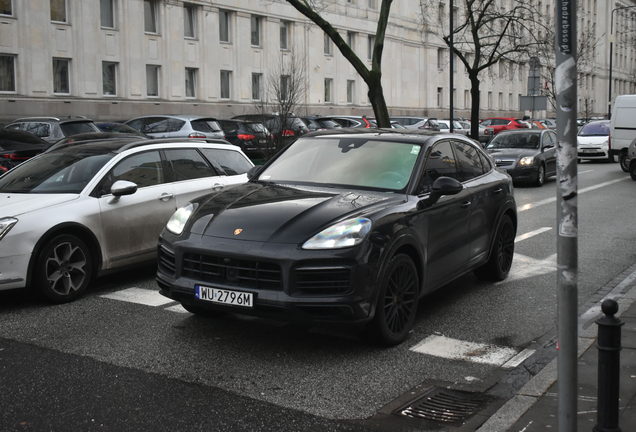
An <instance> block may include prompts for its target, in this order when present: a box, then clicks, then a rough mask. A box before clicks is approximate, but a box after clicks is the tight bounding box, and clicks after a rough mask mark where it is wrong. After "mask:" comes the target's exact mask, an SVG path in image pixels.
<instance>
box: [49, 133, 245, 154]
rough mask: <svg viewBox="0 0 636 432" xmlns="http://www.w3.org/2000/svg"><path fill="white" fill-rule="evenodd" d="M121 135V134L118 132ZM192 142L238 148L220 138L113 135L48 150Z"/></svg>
mask: <svg viewBox="0 0 636 432" xmlns="http://www.w3.org/2000/svg"><path fill="white" fill-rule="evenodd" d="M119 135H122V134H119ZM192 144H200V145H205V144H213V146H211V147H217V148H218V145H219V144H220V145H221V147H227V148H230V149H239V147H237V146H235V145H233V144H230V143H229V142H228V141H225V140H221V139H203V138H168V139H155V140H149V139H145V138H139V137H133V136H124V137H113V138H110V139H107V138H105V139H98V140H89V141H75V142H70V143H60V145H59V146H58V145H57V144H56V145H55V146H54V147H55V148H54V147H51V148H50V149H49V150H47V153H48V152H51V151H64V150H65V149H69V148H72V149H71V150H73V151H78V150H88V151H95V152H96V153H122V152H124V151H126V150H129V149H131V148H137V147H150V148H164V147H168V146H184V147H185V146H191V145H192Z"/></svg>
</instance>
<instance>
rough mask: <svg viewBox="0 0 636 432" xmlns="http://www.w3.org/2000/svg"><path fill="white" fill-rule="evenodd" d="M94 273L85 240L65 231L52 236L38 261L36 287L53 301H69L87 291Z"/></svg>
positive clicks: (58, 302)
mask: <svg viewBox="0 0 636 432" xmlns="http://www.w3.org/2000/svg"><path fill="white" fill-rule="evenodd" d="M92 275H93V262H92V259H91V255H90V251H89V249H88V247H87V246H86V244H85V243H84V242H83V241H82V240H81V239H79V238H78V237H76V236H74V235H70V234H62V235H59V236H57V237H54V238H53V239H51V240H50V241H49V242H48V243H46V245H45V246H44V248H43V249H42V252H41V253H40V256H39V258H38V261H37V263H36V265H35V276H34V279H35V284H36V286H35V288H36V289H37V290H38V291H39V292H40V293H41V294H42V295H43V296H44V298H45V299H46V300H47V301H49V302H51V303H56V304H60V303H68V302H71V301H73V300H75V299H77V298H79V297H81V296H82V295H83V294H84V291H86V288H87V287H88V283H89V282H90V280H91V278H92Z"/></svg>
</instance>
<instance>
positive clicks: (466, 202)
mask: <svg viewBox="0 0 636 432" xmlns="http://www.w3.org/2000/svg"><path fill="white" fill-rule="evenodd" d="M471 204H472V203H471V202H470V201H465V202H463V203H462V204H461V205H460V207H461V208H468V207H470V205H471Z"/></svg>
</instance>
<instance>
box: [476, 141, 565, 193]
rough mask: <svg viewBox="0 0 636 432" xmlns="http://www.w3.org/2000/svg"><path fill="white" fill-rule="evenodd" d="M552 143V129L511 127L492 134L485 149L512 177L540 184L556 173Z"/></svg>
mask: <svg viewBox="0 0 636 432" xmlns="http://www.w3.org/2000/svg"><path fill="white" fill-rule="evenodd" d="M556 144H557V138H556V133H554V131H553V130H552V129H525V130H512V131H504V132H501V133H499V134H497V135H495V137H494V138H493V139H492V140H491V141H490V142H489V143H488V145H487V146H486V150H487V151H488V152H489V153H490V155H491V156H492V157H493V158H494V159H495V163H496V164H497V167H499V168H501V169H502V170H503V171H506V172H507V173H508V174H510V175H511V176H512V179H513V180H514V181H518V182H529V183H534V184H535V185H537V186H543V183H545V179H546V178H547V177H550V176H553V175H556Z"/></svg>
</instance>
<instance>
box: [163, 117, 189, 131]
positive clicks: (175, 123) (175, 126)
mask: <svg viewBox="0 0 636 432" xmlns="http://www.w3.org/2000/svg"><path fill="white" fill-rule="evenodd" d="M185 123H186V122H185V121H184V120H178V119H173V118H171V119H168V126H167V131H168V132H179V131H180V130H181V128H182V127H183V125H184V124H185Z"/></svg>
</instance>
